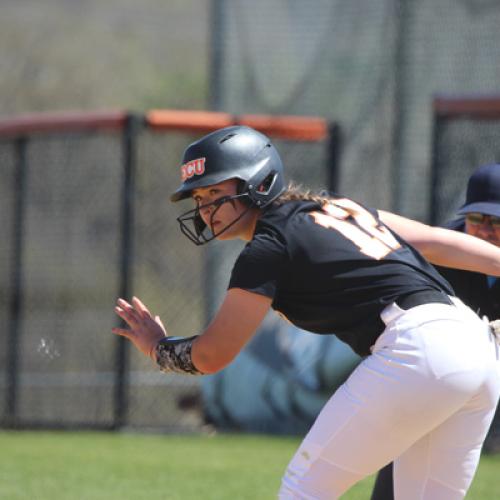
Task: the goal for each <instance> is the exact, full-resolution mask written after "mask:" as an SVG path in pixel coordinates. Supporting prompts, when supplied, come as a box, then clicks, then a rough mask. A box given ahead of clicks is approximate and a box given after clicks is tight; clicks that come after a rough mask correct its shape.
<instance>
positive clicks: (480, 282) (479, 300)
mask: <svg viewBox="0 0 500 500" xmlns="http://www.w3.org/2000/svg"><path fill="white" fill-rule="evenodd" d="M457 215H458V217H457V218H456V219H454V220H452V221H451V222H449V223H448V224H446V227H447V228H449V229H453V230H455V231H460V232H463V233H467V234H470V235H472V236H476V237H477V238H481V239H482V240H485V241H488V242H489V243H492V244H493V245H496V246H497V247H500V164H491V165H483V166H481V167H479V168H478V169H477V170H475V171H474V173H473V174H472V176H471V177H470V179H469V181H468V184H467V194H466V200H465V204H464V205H463V206H462V207H461V208H460V209H459V210H458V213H457ZM438 270H439V272H440V273H441V275H443V276H444V277H445V278H446V279H447V280H448V281H449V283H450V284H451V285H452V287H453V289H454V290H455V293H456V295H457V297H460V299H461V300H463V301H464V303H465V304H467V305H468V306H469V307H470V308H471V309H472V310H474V311H475V312H476V313H477V314H478V315H480V316H487V317H488V318H489V319H490V320H495V319H497V318H500V280H499V279H497V278H496V277H495V276H489V275H487V274H482V273H475V272H471V271H464V270H461V269H451V268H445V267H438ZM499 408H500V406H499V407H498V408H497V411H496V415H495V417H494V420H493V423H492V425H491V428H490V431H489V433H488V436H487V438H486V440H485V443H484V450H485V452H487V453H498V452H500V409H499ZM371 498H372V500H392V499H393V498H394V493H393V464H392V463H390V464H389V465H387V466H386V467H384V468H383V469H382V470H381V471H380V472H379V473H378V475H377V478H376V481H375V486H374V490H373V494H372V497H371Z"/></svg>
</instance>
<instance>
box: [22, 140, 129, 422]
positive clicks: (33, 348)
mask: <svg viewBox="0 0 500 500" xmlns="http://www.w3.org/2000/svg"><path fill="white" fill-rule="evenodd" d="M26 161H27V173H26V186H25V192H24V197H25V204H26V205H25V206H26V208H25V215H24V220H23V224H22V232H23V247H22V267H21V272H22V303H21V311H20V313H21V316H20V318H19V339H18V342H19V344H18V345H19V372H18V379H17V380H18V396H17V417H18V419H19V420H21V421H38V422H47V423H54V424H57V423H65V424H71V423H79V422H86V423H88V424H106V423H110V422H111V421H112V407H113V397H112V396H113V371H114V362H115V360H114V357H113V355H112V353H113V346H114V344H115V342H116V341H115V339H113V338H112V337H111V335H110V334H109V331H110V328H111V326H112V325H113V323H114V318H113V311H112V305H113V302H112V298H113V297H115V296H116V294H117V286H118V280H119V275H118V273H119V255H120V225H119V221H120V196H121V194H120V192H121V184H122V177H123V175H122V161H121V140H120V137H119V136H118V137H117V136H115V135H112V136H111V135H106V134H100V135H85V136H80V135H67V136H65V135H58V136H51V137H43V138H33V139H31V140H30V141H29V142H28V143H27V150H26Z"/></svg>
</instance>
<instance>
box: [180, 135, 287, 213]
mask: <svg viewBox="0 0 500 500" xmlns="http://www.w3.org/2000/svg"><path fill="white" fill-rule="evenodd" d="M181 177H182V184H181V186H180V187H179V189H177V191H176V192H175V193H174V194H173V195H172V196H171V197H170V199H171V201H179V200H182V199H184V198H187V197H189V196H190V195H191V191H192V190H193V189H196V188H201V187H207V186H211V185H212V184H218V183H219V182H222V181H226V180H228V179H239V180H240V181H242V182H241V183H240V186H239V194H240V195H247V201H249V202H250V204H252V205H254V206H257V207H260V208H263V207H265V206H266V205H269V203H271V202H272V201H273V200H275V199H276V198H277V197H278V196H279V195H280V194H281V193H282V192H283V191H284V189H285V182H284V175H283V164H282V162H281V158H280V156H279V154H278V152H277V151H276V148H275V147H274V146H273V144H272V143H271V141H270V140H269V138H268V137H266V136H265V135H264V134H261V133H260V132H257V131H256V130H254V129H252V128H250V127H245V126H234V127H226V128H223V129H220V130H216V131H215V132H212V133H211V134H208V135H206V136H205V137H202V138H201V139H200V140H198V141H196V142H194V143H192V144H191V145H190V146H188V148H187V149H186V151H185V152H184V156H183V159H182V166H181Z"/></svg>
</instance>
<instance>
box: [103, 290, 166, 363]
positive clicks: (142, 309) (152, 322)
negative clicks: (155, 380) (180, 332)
mask: <svg viewBox="0 0 500 500" xmlns="http://www.w3.org/2000/svg"><path fill="white" fill-rule="evenodd" d="M115 312H116V314H118V316H120V318H121V319H123V321H125V323H126V324H127V325H128V327H129V328H113V329H112V332H113V333H114V334H116V335H121V336H122V337H125V338H127V339H129V340H130V341H131V342H132V343H133V344H134V345H135V347H137V349H139V351H141V352H142V353H143V354H145V355H146V356H149V357H150V358H151V359H153V361H156V359H155V358H156V353H155V351H156V346H157V345H158V342H159V341H160V340H161V339H163V338H165V337H166V336H167V331H166V330H165V327H164V326H163V323H162V322H161V319H160V317H159V316H154V317H153V316H152V314H151V313H150V312H149V310H148V308H147V307H146V306H145V305H144V304H143V303H142V302H141V301H140V300H139V299H138V298H137V297H133V298H132V304H130V303H128V302H127V301H126V300H124V299H121V298H119V299H118V300H117V305H116V307H115Z"/></svg>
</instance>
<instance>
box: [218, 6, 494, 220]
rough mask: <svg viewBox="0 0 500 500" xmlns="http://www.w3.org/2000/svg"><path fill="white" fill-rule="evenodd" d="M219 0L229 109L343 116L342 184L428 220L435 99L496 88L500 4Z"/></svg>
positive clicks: (221, 103) (221, 76)
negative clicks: (442, 94)
mask: <svg viewBox="0 0 500 500" xmlns="http://www.w3.org/2000/svg"><path fill="white" fill-rule="evenodd" d="M217 4H218V6H219V11H218V12H219V13H220V19H219V25H220V27H221V29H220V31H218V32H217V33H216V36H215V43H214V48H215V50H216V53H217V54H219V56H220V58H221V61H220V64H218V65H217V66H216V68H215V70H214V72H213V81H214V82H215V90H214V94H213V95H214V104H215V106H216V107H217V108H218V109H221V110H224V111H229V112H231V113H245V112H259V113H287V114H312V115H319V116H323V117H326V118H329V119H331V120H334V121H336V122H338V123H340V125H341V127H342V130H343V139H344V141H343V142H344V145H343V155H342V159H341V173H340V189H341V191H342V192H343V193H344V194H346V195H349V196H352V197H354V198H356V199H359V200H360V201H363V202H365V203H366V204H368V205H371V206H374V207H379V208H385V209H390V210H395V211H399V212H401V213H403V214H404V215H408V216H412V217H415V218H419V219H421V220H426V219H428V215H429V201H430V183H431V176H430V170H431V169H430V164H431V141H432V134H431V128H432V110H431V101H432V97H433V95H434V94H435V93H450V94H453V93H454V94H456V93H476V94H481V93H491V92H495V91H498V88H499V85H500V71H499V66H498V65H497V64H494V63H493V62H492V61H495V60H496V59H497V58H498V47H499V46H500V31H499V30H498V25H499V23H500V4H499V3H498V2H491V1H479V0H461V1H459V2H457V1H455V0H439V1H435V0H421V1H419V2H414V1H411V0H404V1H399V0H397V1H396V0H383V1H378V2H374V1H373V0H359V1H356V2H346V1H344V0H333V1H332V0H321V1H316V2H283V1H280V0H257V1H255V2H245V1H243V0H235V1H233V0H231V1H228V0H218V2H217ZM257 12H259V13H261V14H260V15H259V16H258V22H256V13H257ZM313 172H314V168H312V169H311V174H312V176H313Z"/></svg>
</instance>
